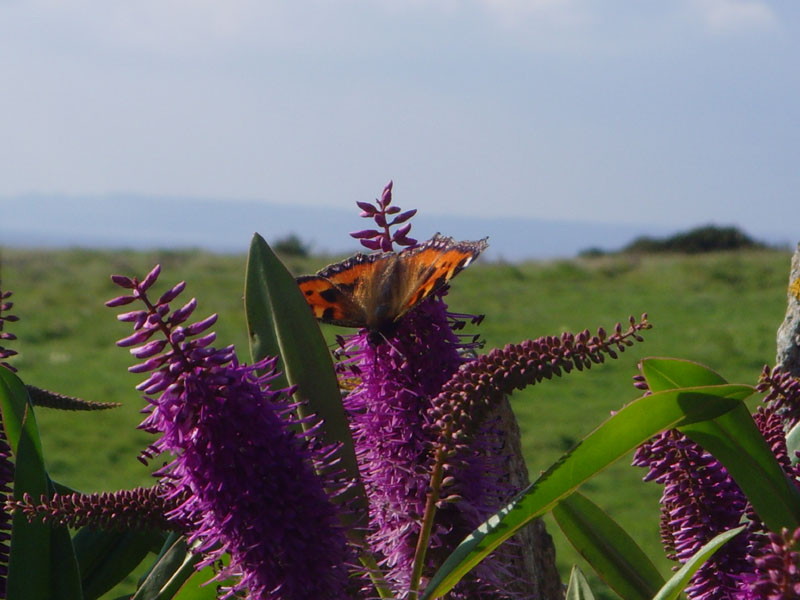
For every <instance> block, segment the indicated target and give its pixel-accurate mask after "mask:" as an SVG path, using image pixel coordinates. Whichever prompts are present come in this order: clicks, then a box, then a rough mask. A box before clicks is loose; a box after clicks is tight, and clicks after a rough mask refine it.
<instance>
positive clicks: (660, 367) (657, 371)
mask: <svg viewBox="0 0 800 600" xmlns="http://www.w3.org/2000/svg"><path fill="white" fill-rule="evenodd" d="M641 369H642V374H643V375H644V377H645V379H646V380H647V385H648V386H649V387H650V391H651V392H663V391H665V390H674V389H677V388H686V387H701V386H706V385H724V384H726V383H728V382H727V381H725V379H724V378H723V377H722V375H720V374H719V373H717V372H716V371H712V370H711V369H709V368H708V367H706V366H704V365H701V364H700V363H696V362H692V361H690V360H683V359H680V358H645V359H644V360H643V361H642V362H641Z"/></svg>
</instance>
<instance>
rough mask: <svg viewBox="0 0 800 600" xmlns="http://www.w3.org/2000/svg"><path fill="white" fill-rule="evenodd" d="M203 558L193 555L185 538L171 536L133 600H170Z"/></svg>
mask: <svg viewBox="0 0 800 600" xmlns="http://www.w3.org/2000/svg"><path fill="white" fill-rule="evenodd" d="M201 558H202V557H201V556H200V555H199V554H192V553H191V552H190V551H189V549H188V547H187V546H186V540H185V539H184V538H183V537H178V536H177V535H175V534H173V535H170V536H169V538H168V540H167V542H166V543H165V544H164V548H163V550H162V552H161V554H160V555H159V557H158V558H157V559H156V562H155V563H154V564H153V566H152V567H151V568H150V570H149V571H148V572H147V574H146V575H145V576H144V578H143V580H142V583H141V584H140V585H139V589H137V590H136V593H135V594H134V595H133V597H132V598H131V600H169V598H173V597H174V596H175V595H176V594H177V593H178V591H179V590H180V588H181V586H182V585H183V584H184V583H186V581H187V580H188V579H189V578H190V577H191V576H192V574H193V573H194V567H195V565H196V564H197V563H198V562H200V559H201Z"/></svg>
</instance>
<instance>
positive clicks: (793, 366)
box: [775, 244, 800, 377]
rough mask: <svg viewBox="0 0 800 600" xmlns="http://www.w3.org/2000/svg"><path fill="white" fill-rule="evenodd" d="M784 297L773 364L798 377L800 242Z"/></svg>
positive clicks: (799, 359)
mask: <svg viewBox="0 0 800 600" xmlns="http://www.w3.org/2000/svg"><path fill="white" fill-rule="evenodd" d="M786 297H787V307H786V316H785V317H784V319H783V323H781V326H780V327H779V328H778V343H777V348H778V355H777V357H776V359H775V364H776V365H778V366H780V367H782V368H783V369H784V370H786V371H788V372H789V373H791V374H792V375H794V376H795V377H800V244H798V245H797V248H796V249H795V252H794V256H792V266H791V270H790V273H789V285H788V287H787V292H786Z"/></svg>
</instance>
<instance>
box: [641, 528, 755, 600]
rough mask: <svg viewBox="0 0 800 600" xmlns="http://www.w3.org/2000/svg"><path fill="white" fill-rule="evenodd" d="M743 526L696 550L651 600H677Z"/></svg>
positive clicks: (742, 529) (726, 532)
mask: <svg viewBox="0 0 800 600" xmlns="http://www.w3.org/2000/svg"><path fill="white" fill-rule="evenodd" d="M744 529H745V526H744V525H742V526H741V527H737V528H736V529H729V530H728V531H725V532H723V533H720V534H719V535H718V536H716V537H715V538H713V539H712V540H710V541H709V542H708V543H707V544H706V545H704V546H703V547H702V548H700V550H698V551H697V552H696V553H695V555H694V556H692V558H690V559H689V560H688V561H687V562H686V563H684V565H683V566H682V567H681V568H680V569H679V570H678V571H676V572H675V574H674V575H673V576H672V577H670V579H669V581H667V583H665V584H664V587H662V588H661V589H660V590H659V591H658V593H657V594H656V595H655V596H654V597H653V600H677V598H678V597H679V596H680V595H681V592H683V589H684V588H685V587H686V586H687V584H688V583H689V580H690V579H691V578H692V575H694V574H695V573H696V572H697V570H698V569H699V568H700V567H702V566H703V564H704V563H705V562H706V561H707V560H708V559H709V558H711V556H712V555H713V554H714V553H715V552H716V551H717V550H719V549H720V548H721V547H722V546H723V545H724V544H725V543H726V542H727V541H728V540H730V539H731V538H732V537H735V536H736V535H738V534H739V533H741V532H742V531H744Z"/></svg>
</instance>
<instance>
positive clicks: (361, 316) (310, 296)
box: [297, 253, 390, 327]
mask: <svg viewBox="0 0 800 600" xmlns="http://www.w3.org/2000/svg"><path fill="white" fill-rule="evenodd" d="M388 256H390V254H387V253H384V254H356V255H355V256H352V257H350V258H348V259H347V260H345V261H343V262H340V263H336V264H333V265H329V266H327V267H325V268H324V269H322V270H321V271H319V272H318V273H317V274H316V275H304V276H302V277H298V278H297V284H298V285H299V286H300V291H301V292H302V293H303V296H304V297H305V299H306V302H308V304H309V305H310V306H311V310H312V311H313V312H314V316H315V317H316V318H317V319H319V320H320V321H323V322H325V323H332V324H333V325H340V326H342V327H365V326H366V323H367V319H368V315H367V314H366V310H365V307H364V304H363V302H362V301H361V299H362V297H363V296H364V295H365V293H364V290H366V289H369V288H370V287H371V282H372V280H373V279H374V277H375V274H376V268H378V267H379V265H378V264H377V263H378V262H379V261H380V260H381V258H384V257H388Z"/></svg>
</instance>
